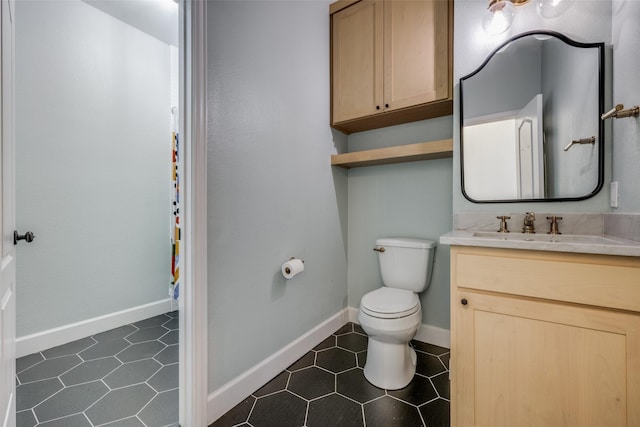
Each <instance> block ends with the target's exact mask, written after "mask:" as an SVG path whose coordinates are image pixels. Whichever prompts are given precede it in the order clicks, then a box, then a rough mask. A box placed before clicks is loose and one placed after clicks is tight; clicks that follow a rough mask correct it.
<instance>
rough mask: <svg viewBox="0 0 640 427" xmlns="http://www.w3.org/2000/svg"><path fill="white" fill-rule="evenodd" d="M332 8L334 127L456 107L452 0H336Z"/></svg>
mask: <svg viewBox="0 0 640 427" xmlns="http://www.w3.org/2000/svg"><path fill="white" fill-rule="evenodd" d="M330 12H331V85H332V92H331V95H332V96H331V105H332V109H331V125H332V126H333V127H335V128H336V129H339V130H341V131H343V132H346V133H352V132H359V131H362V130H368V129H375V128H379V127H384V126H390V125H394V124H400V123H407V122H411V121H416V120H422V119H426V118H431V117H438V116H444V115H450V114H452V113H453V103H452V25H453V21H452V16H453V15H452V13H453V4H452V2H451V1H450V0H444V1H443V0H341V1H338V2H335V3H332V4H331V7H330Z"/></svg>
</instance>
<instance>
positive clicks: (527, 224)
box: [522, 212, 536, 234]
mask: <svg viewBox="0 0 640 427" xmlns="http://www.w3.org/2000/svg"><path fill="white" fill-rule="evenodd" d="M535 220H536V214H535V213H533V212H527V213H526V214H525V215H524V227H523V228H522V232H523V233H531V234H533V233H535V232H536V227H535Z"/></svg>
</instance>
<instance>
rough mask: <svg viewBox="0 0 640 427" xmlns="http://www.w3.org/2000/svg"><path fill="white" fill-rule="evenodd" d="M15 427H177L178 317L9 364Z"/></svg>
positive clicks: (162, 317) (173, 314)
mask: <svg viewBox="0 0 640 427" xmlns="http://www.w3.org/2000/svg"><path fill="white" fill-rule="evenodd" d="M16 371H17V390H16V406H17V408H16V409H17V421H18V422H17V425H18V427H34V426H42V427H44V426H46V427H85V426H86V427H94V426H111V427H116V426H117V427H164V426H178V312H177V311H174V312H171V313H167V314H163V315H160V316H156V317H152V318H150V319H146V320H142V321H140V322H136V323H133V324H131V325H126V326H123V327H120V328H116V329H112V330H110V331H107V332H103V333H101V334H97V335H93V336H91V337H88V338H83V339H81V340H78V341H74V342H71V343H68V344H65V345H61V346H59V347H54V348H51V349H49V350H45V351H42V352H40V353H34V354H31V355H28V356H25V357H21V358H20V359H18V360H17V361H16Z"/></svg>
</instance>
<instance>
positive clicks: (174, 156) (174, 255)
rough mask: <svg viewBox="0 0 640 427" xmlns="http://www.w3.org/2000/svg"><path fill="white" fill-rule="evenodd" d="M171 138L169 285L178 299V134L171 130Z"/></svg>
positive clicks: (174, 296) (175, 298)
mask: <svg viewBox="0 0 640 427" xmlns="http://www.w3.org/2000/svg"><path fill="white" fill-rule="evenodd" d="M171 139H172V144H171V145H172V150H171V151H172V153H171V169H172V174H171V175H172V183H173V185H172V187H173V188H172V194H173V196H172V199H173V200H172V206H171V208H172V211H173V217H172V227H173V232H172V233H171V286H172V292H171V294H172V297H173V299H174V300H178V297H179V296H180V238H181V230H180V171H179V170H178V159H179V158H180V157H179V146H180V140H179V138H178V134H177V133H176V132H173V133H172V134H171Z"/></svg>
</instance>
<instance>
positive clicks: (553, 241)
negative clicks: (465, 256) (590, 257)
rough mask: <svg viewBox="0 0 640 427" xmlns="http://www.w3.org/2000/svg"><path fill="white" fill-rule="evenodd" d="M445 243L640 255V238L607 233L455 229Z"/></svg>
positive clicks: (446, 237) (444, 240)
mask: <svg viewBox="0 0 640 427" xmlns="http://www.w3.org/2000/svg"><path fill="white" fill-rule="evenodd" d="M440 243H441V244H444V245H459V246H482V247H487V248H506V249H528V250H535V251H553V252H574V253H587V254H600V255H619V256H640V241H635V240H626V239H621V238H618V237H611V236H607V235H573V234H561V235H557V236H554V235H549V234H546V233H537V234H523V233H498V232H495V231H489V230H453V231H451V232H449V233H447V234H445V235H443V236H441V237H440Z"/></svg>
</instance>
